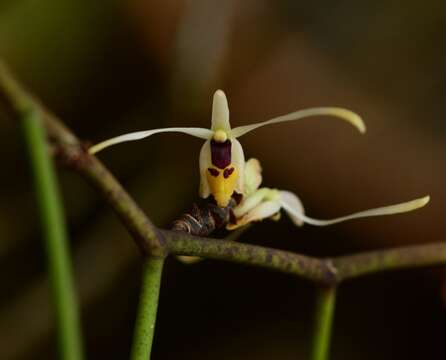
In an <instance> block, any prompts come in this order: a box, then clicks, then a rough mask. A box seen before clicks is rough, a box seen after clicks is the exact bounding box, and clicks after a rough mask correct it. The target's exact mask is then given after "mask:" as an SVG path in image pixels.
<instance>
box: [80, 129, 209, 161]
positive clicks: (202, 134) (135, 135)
mask: <svg viewBox="0 0 446 360" xmlns="http://www.w3.org/2000/svg"><path fill="white" fill-rule="evenodd" d="M162 132H179V133H183V134H187V135H192V136H195V137H197V138H200V139H205V140H207V139H210V138H212V135H213V134H214V133H213V131H211V130H209V129H205V128H186V127H185V128H181V127H172V128H162V129H153V130H144V131H136V132H132V133H128V134H124V135H120V136H117V137H114V138H111V139H108V140H105V141H102V142H100V143H99V144H96V145H93V146H92V147H91V148H90V149H89V150H88V152H89V153H90V154H96V153H97V152H99V151H101V150H103V149H105V148H107V147H109V146H112V145H116V144H120V143H123V142H127V141H135V140H141V139H144V138H146V137H148V136H151V135H154V134H158V133H162Z"/></svg>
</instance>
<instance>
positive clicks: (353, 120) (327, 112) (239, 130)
mask: <svg viewBox="0 0 446 360" xmlns="http://www.w3.org/2000/svg"><path fill="white" fill-rule="evenodd" d="M322 115H323V116H335V117H338V118H340V119H342V120H345V121H347V122H349V123H350V124H352V125H353V126H354V127H356V128H357V129H358V130H359V131H360V132H361V133H364V132H365V131H366V127H365V124H364V122H363V121H362V119H361V117H360V116H359V115H358V114H356V113H354V112H353V111H350V110H347V109H343V108H338V107H317V108H311V109H304V110H299V111H296V112H293V113H290V114H287V115H282V116H279V117H276V118H273V119H270V120H267V121H263V122H260V123H257V124H251V125H245V126H238V127H236V128H234V129H232V136H234V137H236V138H237V137H240V136H242V135H245V134H247V133H248V132H250V131H252V130H254V129H257V128H259V127H261V126H265V125H270V124H276V123H281V122H285V121H293V120H300V119H303V118H306V117H309V116H322Z"/></svg>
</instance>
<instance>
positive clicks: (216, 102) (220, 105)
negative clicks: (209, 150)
mask: <svg viewBox="0 0 446 360" xmlns="http://www.w3.org/2000/svg"><path fill="white" fill-rule="evenodd" d="M211 130H212V131H217V130H223V131H224V132H227V133H229V132H230V131H231V125H230V123H229V107H228V100H227V99H226V95H225V93H224V92H223V90H217V91H216V92H215V93H214V99H213V102H212V126H211Z"/></svg>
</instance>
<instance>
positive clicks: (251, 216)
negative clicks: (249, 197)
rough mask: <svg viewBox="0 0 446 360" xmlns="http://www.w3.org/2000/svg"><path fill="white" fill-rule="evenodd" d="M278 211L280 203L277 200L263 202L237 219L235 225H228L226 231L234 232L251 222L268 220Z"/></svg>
mask: <svg viewBox="0 0 446 360" xmlns="http://www.w3.org/2000/svg"><path fill="white" fill-rule="evenodd" d="M279 211H280V202H279V201H277V200H268V201H265V202H261V203H259V204H258V205H257V206H255V207H254V208H253V209H252V210H251V211H249V212H248V213H247V214H246V215H244V216H242V217H241V218H240V219H237V223H236V224H229V225H228V226H226V228H227V229H228V230H234V229H237V228H239V227H241V226H244V225H247V224H249V223H251V222H253V221H260V220H263V219H266V218H269V217H271V216H273V215H275V214H277V213H278V212H279Z"/></svg>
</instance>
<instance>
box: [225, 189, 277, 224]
mask: <svg viewBox="0 0 446 360" xmlns="http://www.w3.org/2000/svg"><path fill="white" fill-rule="evenodd" d="M270 193H271V189H269V188H261V189H259V190H257V191H255V192H254V193H252V194H251V195H250V196H247V197H244V198H243V200H242V202H241V203H240V204H239V205H237V206H236V207H235V208H234V209H233V212H234V216H235V217H236V218H237V219H238V218H241V217H243V216H244V215H246V214H247V213H248V212H250V211H251V210H252V209H254V208H255V207H256V206H258V205H259V204H260V203H261V202H262V201H264V200H265V199H266V198H267V197H268V195H269V194H270Z"/></svg>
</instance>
